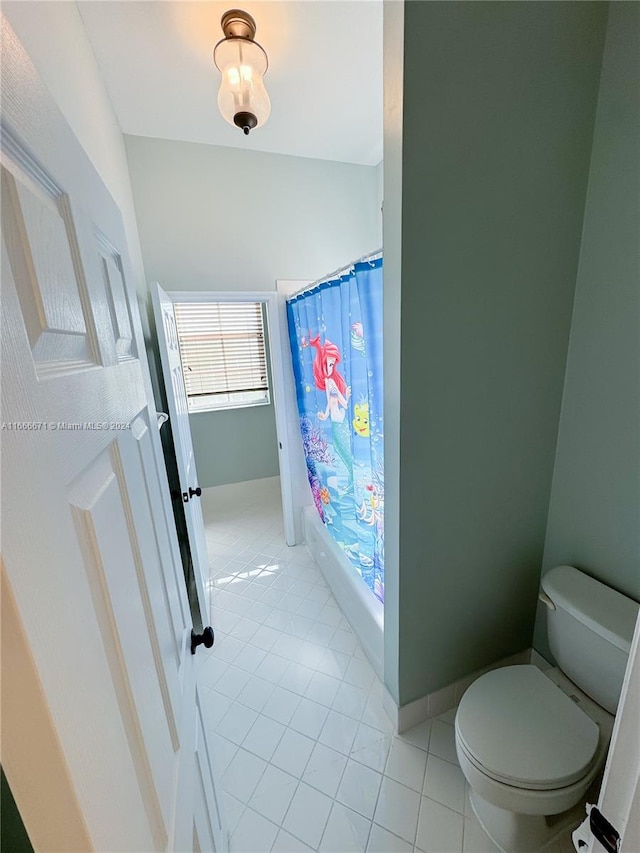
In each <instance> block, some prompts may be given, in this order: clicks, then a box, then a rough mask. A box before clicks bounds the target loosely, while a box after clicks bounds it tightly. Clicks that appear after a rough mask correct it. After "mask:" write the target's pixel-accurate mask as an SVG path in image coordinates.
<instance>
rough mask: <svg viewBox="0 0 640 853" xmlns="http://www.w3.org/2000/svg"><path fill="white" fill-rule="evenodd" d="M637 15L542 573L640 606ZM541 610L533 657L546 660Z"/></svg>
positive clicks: (617, 23)
mask: <svg viewBox="0 0 640 853" xmlns="http://www.w3.org/2000/svg"><path fill="white" fill-rule="evenodd" d="M639 57H640V5H639V4H638V3H612V4H611V9H610V12H609V27H608V31H607V40H606V45H605V52H604V61H603V67H602V79H601V84H600V96H599V100H598V112H597V117H596V126H595V133H594V139H593V153H592V157H591V169H590V174H589V191H588V196H587V204H586V210H585V219H584V229H583V236H582V247H581V251H580V267H579V270H578V281H577V286H576V296H575V304H574V309H573V322H572V325H571V340H570V343H569V354H568V358H567V373H566V379H565V387H564V395H563V399H562V416H561V419H560V430H559V435H558V448H557V453H556V460H555V469H554V475H553V489H552V492H551V505H550V508H549V522H548V526H547V538H546V542H545V550H544V564H543V571H547V570H548V569H550V568H552V567H553V566H555V565H559V564H562V563H569V564H571V565H575V566H578V567H579V568H581V569H584V570H585V571H587V572H589V574H591V575H593V576H595V577H597V578H599V579H600V580H602V581H603V582H605V583H607V584H609V585H611V586H613V587H614V588H616V589H619V590H620V591H621V592H623V593H625V594H626V595H630V596H632V597H633V598H635V599H636V600H638V601H640V253H639V251H638V235H639V234H640V202H639V199H640V153H639V152H640V110H639V109H638V92H640V59H639ZM544 613H545V608H544V607H542V608H541V610H540V614H539V618H538V620H537V623H536V643H535V645H536V648H538V650H539V651H540V652H542V653H543V654H549V652H548V648H547V644H546V637H545V617H544Z"/></svg>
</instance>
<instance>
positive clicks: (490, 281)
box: [385, 2, 607, 704]
mask: <svg viewBox="0 0 640 853" xmlns="http://www.w3.org/2000/svg"><path fill="white" fill-rule="evenodd" d="M606 14H607V7H606V5H605V4H600V3H537V2H533V3H527V2H522V3H521V2H517V3H492V2H489V3H485V2H469V3H465V2H456V3H449V2H444V3H440V2H429V3H417V2H409V3H406V4H405V26H404V39H405V55H404V104H403V111H404V115H403V154H402V259H401V267H402V274H401V296H400V299H401V338H400V377H399V379H400V402H399V406H400V411H399V458H400V472H399V474H400V476H399V499H400V515H399V525H400V526H399V541H398V549H399V553H398V565H399V573H398V575H397V577H396V578H389V579H388V583H390V584H391V585H392V587H395V589H396V591H397V595H398V600H399V677H398V691H397V692H398V698H399V701H400V704H406V703H407V702H410V701H412V700H413V699H416V698H418V697H420V696H423V695H424V694H426V693H429V692H431V691H434V690H437V689H439V688H441V687H443V686H445V685H446V684H449V683H451V682H453V681H455V680H457V679H459V678H462V677H464V676H466V675H468V674H470V673H471V672H473V671H474V670H476V669H478V668H480V667H482V666H484V665H486V664H488V663H490V662H492V661H495V660H497V659H499V658H501V657H504V656H506V655H509V654H512V653H515V652H517V651H519V650H522V649H524V648H526V647H528V646H529V645H530V644H531V637H532V632H533V624H534V617H535V609H536V607H535V602H536V592H537V587H538V582H539V577H540V566H541V561H542V553H543V545H544V536H545V527H546V519H547V510H548V504H549V493H550V487H551V477H552V470H553V460H554V451H555V445H556V437H557V427H558V418H559V414H560V403H561V396H562V385H563V377H564V369H565V361H566V352H567V345H568V338H569V326H570V320H571V310H572V304H573V294H574V287H575V281H576V272H577V267H578V256H579V249H580V234H581V229H582V218H583V211H584V203H585V193H586V188H587V178H588V170H589V159H590V152H591V141H592V135H593V123H594V116H595V108H596V100H597V93H598V80H599V73H600V65H601V58H602V49H603V40H604V32H605V28H606ZM385 378H386V382H387V390H388V388H389V376H388V374H385ZM391 456H392V457H393V453H392V454H391ZM390 475H391V476H392V477H393V475H394V472H390Z"/></svg>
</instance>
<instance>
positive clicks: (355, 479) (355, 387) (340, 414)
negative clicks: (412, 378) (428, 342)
mask: <svg viewBox="0 0 640 853" xmlns="http://www.w3.org/2000/svg"><path fill="white" fill-rule="evenodd" d="M287 318H288V323H289V338H290V344H291V354H292V359H293V370H294V376H295V380H296V395H297V400H298V410H299V414H300V430H301V434H302V442H303V445H304V451H305V457H306V462H307V473H308V477H309V485H310V487H311V493H312V495H313V500H314V504H315V506H316V509H317V510H318V514H319V515H320V518H321V519H322V520H323V522H324V523H325V525H326V526H327V528H328V530H329V532H330V533H331V535H332V536H333V538H334V539H335V540H336V542H337V543H338V544H339V545H340V547H341V548H342V549H343V550H344V552H345V553H346V555H347V556H348V558H349V560H350V561H351V563H352V564H353V565H354V566H355V567H356V569H357V570H358V572H359V573H360V575H361V576H362V579H363V580H364V582H365V583H366V584H367V586H369V588H370V589H371V590H372V592H373V593H374V594H375V595H376V596H377V597H378V598H379V599H380V600H381V601H382V600H384V458H383V442H384V432H383V385H382V259H381V258H379V259H376V260H374V261H366V262H363V263H358V264H356V265H355V266H354V268H353V269H352V270H350V271H349V272H348V273H347V274H345V275H342V276H341V277H340V278H337V279H333V280H331V281H327V282H323V283H322V284H320V285H319V286H317V287H314V288H313V289H312V290H310V291H307V292H306V293H302V294H300V295H299V296H296V297H294V298H292V299H291V300H289V302H288V303H287Z"/></svg>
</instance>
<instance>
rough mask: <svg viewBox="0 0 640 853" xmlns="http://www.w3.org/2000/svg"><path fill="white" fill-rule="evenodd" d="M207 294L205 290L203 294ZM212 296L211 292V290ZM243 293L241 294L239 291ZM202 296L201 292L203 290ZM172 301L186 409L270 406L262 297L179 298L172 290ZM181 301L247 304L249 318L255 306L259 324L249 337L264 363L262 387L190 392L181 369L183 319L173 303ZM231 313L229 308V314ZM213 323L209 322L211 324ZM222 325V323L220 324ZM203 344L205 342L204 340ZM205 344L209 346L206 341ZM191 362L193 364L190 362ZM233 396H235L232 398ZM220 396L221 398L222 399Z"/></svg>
mask: <svg viewBox="0 0 640 853" xmlns="http://www.w3.org/2000/svg"><path fill="white" fill-rule="evenodd" d="M207 295H208V294H207ZM212 295H214V296H215V294H212ZM239 295H241V296H243V297H245V296H246V295H245V294H239ZM203 296H205V294H203ZM171 298H172V299H173V304H174V316H175V318H176V331H177V337H178V344H179V348H180V362H181V365H182V372H183V380H184V383H185V390H186V392H187V406H188V412H189V414H190V415H197V414H204V413H208V412H224V411H230V410H232V409H251V408H254V407H255V406H270V405H271V403H272V397H271V393H272V375H271V369H270V351H269V331H268V316H267V309H266V304H265V302H264V301H263V300H260V299H249V298H241V299H233V300H231V299H215V298H201V299H181V298H180V297H179V295H178V294H176V298H174V296H173V294H172V297H171ZM179 305H185V306H192V305H202V306H207V305H210V306H231V305H243V306H249V309H250V310H249V311H248V312H247V316H248V318H249V319H250V318H251V313H253V312H254V310H255V308H256V307H257V308H258V311H259V316H260V328H259V329H258V325H257V323H256V326H255V329H254V331H253V332H252V333H250V340H253V341H255V342H256V343H257V345H258V349H259V352H258V354H257V355H256V359H257V361H258V363H259V367H260V368H262V367H264V380H262V375H261V377H260V380H259V381H260V382H262V381H264V384H265V387H264V388H239V389H236V390H228V391H227V392H226V393H225V392H224V391H212V392H211V393H207V392H206V391H204V392H202V393H199V394H194V393H190V391H189V388H188V377H187V374H186V370H185V352H184V349H183V343H184V342H185V338H184V332H185V329H184V323H181V322H180V320H179V311H177V310H176V308H177V306H179ZM229 316H230V317H231V312H230V315H229ZM254 316H255V315H254ZM212 325H213V324H212ZM221 327H222V324H221ZM228 334H229V336H230V337H231V336H232V335H233V334H234V333H233V331H232V330H228ZM222 336H224V331H222ZM204 345H205V346H207V344H204ZM209 346H213V345H212V344H209ZM221 346H222V349H224V344H221ZM194 366H195V365H194ZM228 375H231V376H233V373H232V371H228V370H227V369H226V368H225V369H224V376H225V377H226V376H228ZM218 395H219V398H220V403H219V404H217V405H216V404H215V399H216V396H218ZM234 397H235V399H234ZM198 398H203V399H202V402H201V403H200V405H198V404H197V402H196V401H197V400H198ZM223 398H224V399H223Z"/></svg>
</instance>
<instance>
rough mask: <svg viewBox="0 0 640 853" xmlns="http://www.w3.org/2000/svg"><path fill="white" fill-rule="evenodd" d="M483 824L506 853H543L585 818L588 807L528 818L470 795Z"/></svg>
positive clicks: (580, 806)
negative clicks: (585, 809)
mask: <svg viewBox="0 0 640 853" xmlns="http://www.w3.org/2000/svg"><path fill="white" fill-rule="evenodd" d="M469 797H470V800H471V805H472V807H473V811H474V812H475V815H476V817H477V818H478V820H479V821H480V825H481V826H482V828H483V829H484V831H485V832H486V833H487V835H488V836H489V838H490V839H491V840H492V841H493V843H494V844H495V845H496V846H497V847H499V848H500V850H502V851H503V853H540V851H543V850H546V849H547V848H548V847H549V845H551V844H553V843H554V842H555V841H557V840H558V839H559V838H560V836H562V835H564V834H565V833H566V832H568V831H569V830H571V829H575V828H576V827H577V826H578V825H579V824H580V823H581V821H582V820H583V819H584V804H583V803H582V802H580V803H578V804H577V805H576V806H574V807H573V808H571V809H569V810H568V811H566V812H562V813H561V814H556V815H528V814H519V813H517V812H512V811H508V810H507V809H501V808H499V807H498V806H494V805H492V804H491V803H488V802H487V801H486V800H484V799H483V798H482V797H481V796H480V795H479V794H478V793H477V792H476V791H474V790H473V789H471V791H470V792H469Z"/></svg>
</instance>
